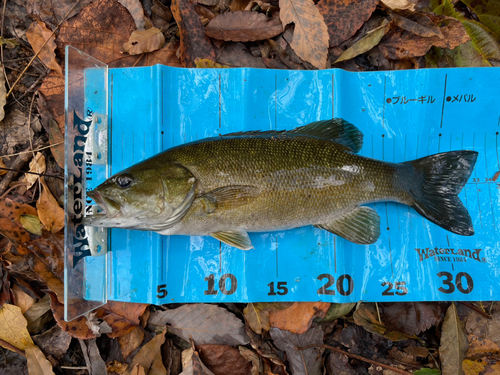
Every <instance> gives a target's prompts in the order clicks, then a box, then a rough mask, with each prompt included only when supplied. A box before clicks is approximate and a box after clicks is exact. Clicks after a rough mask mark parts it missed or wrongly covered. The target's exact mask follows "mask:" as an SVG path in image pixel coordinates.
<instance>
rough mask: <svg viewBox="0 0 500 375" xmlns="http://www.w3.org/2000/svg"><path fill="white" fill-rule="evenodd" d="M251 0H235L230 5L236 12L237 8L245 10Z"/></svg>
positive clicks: (231, 9) (232, 10) (230, 8)
mask: <svg viewBox="0 0 500 375" xmlns="http://www.w3.org/2000/svg"><path fill="white" fill-rule="evenodd" d="M250 1H251V0H233V1H232V2H231V5H230V6H229V10H230V11H231V12H236V11H237V10H243V9H245V8H246V7H247V5H248V4H249V3H250Z"/></svg>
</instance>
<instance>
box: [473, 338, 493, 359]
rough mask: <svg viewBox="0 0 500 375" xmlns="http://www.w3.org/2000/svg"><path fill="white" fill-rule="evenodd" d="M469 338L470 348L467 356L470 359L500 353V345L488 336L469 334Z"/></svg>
mask: <svg viewBox="0 0 500 375" xmlns="http://www.w3.org/2000/svg"><path fill="white" fill-rule="evenodd" d="M467 338H468V340H469V348H468V349H467V353H466V355H465V356H466V357H467V358H468V359H477V358H481V357H488V356H491V355H494V356H497V355H498V354H500V346H498V345H497V344H495V343H494V342H493V341H491V340H488V339H487V338H484V337H479V336H477V335H468V336H467Z"/></svg>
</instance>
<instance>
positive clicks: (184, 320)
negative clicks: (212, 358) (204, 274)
mask: <svg viewBox="0 0 500 375" xmlns="http://www.w3.org/2000/svg"><path fill="white" fill-rule="evenodd" d="M149 324H153V325H165V324H170V326H171V327H170V328H169V330H170V331H172V333H174V334H175V335H177V336H179V337H182V338H183V339H184V340H186V341H189V339H190V336H192V338H193V340H194V342H195V344H196V345H202V344H222V345H229V346H235V345H246V344H247V343H248V336H247V335H246V333H245V326H244V325H243V323H242V322H241V320H240V319H238V318H236V317H235V316H234V314H232V313H230V312H229V311H227V310H226V309H223V308H221V307H218V306H216V305H207V304H203V303H197V304H191V305H183V306H181V307H178V308H176V309H173V310H167V311H156V312H153V313H151V316H150V318H149Z"/></svg>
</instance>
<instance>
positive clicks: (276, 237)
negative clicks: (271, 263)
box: [275, 235, 278, 278]
mask: <svg viewBox="0 0 500 375" xmlns="http://www.w3.org/2000/svg"><path fill="white" fill-rule="evenodd" d="M275 239H276V278H278V235H276V236H275Z"/></svg>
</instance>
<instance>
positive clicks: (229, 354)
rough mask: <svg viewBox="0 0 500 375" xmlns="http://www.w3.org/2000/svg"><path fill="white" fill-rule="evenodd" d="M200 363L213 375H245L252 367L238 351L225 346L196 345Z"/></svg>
mask: <svg viewBox="0 0 500 375" xmlns="http://www.w3.org/2000/svg"><path fill="white" fill-rule="evenodd" d="M196 349H197V351H198V353H199V356H200V358H201V360H202V362H203V363H204V364H205V366H207V368H208V369H209V370H210V371H212V372H213V373H214V375H226V374H231V375H247V374H249V373H250V370H251V368H252V365H251V364H250V362H249V361H248V360H247V359H245V358H244V357H242V355H241V354H240V351H239V350H238V349H236V348H232V347H230V346H227V345H198V346H197V347H196Z"/></svg>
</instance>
